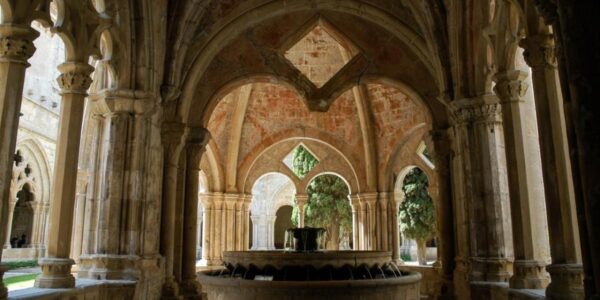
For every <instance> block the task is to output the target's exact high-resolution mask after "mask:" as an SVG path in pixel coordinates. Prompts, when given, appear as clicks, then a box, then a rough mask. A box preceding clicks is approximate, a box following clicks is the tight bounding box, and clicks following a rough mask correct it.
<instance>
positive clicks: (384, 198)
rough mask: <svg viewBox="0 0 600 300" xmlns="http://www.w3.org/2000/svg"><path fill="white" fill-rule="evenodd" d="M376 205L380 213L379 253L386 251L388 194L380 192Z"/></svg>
mask: <svg viewBox="0 0 600 300" xmlns="http://www.w3.org/2000/svg"><path fill="white" fill-rule="evenodd" d="M377 199H378V201H377V202H378V204H379V212H380V220H381V221H380V222H379V224H380V226H381V230H380V232H381V235H380V236H379V239H380V240H381V246H380V248H379V250H380V251H388V250H389V249H388V236H389V234H388V230H387V229H388V199H389V194H388V193H387V192H381V193H379V196H378V198H377Z"/></svg>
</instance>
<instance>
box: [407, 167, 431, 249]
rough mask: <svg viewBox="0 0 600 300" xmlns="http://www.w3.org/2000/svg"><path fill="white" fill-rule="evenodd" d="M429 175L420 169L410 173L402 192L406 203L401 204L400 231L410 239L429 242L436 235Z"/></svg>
mask: <svg viewBox="0 0 600 300" xmlns="http://www.w3.org/2000/svg"><path fill="white" fill-rule="evenodd" d="M428 186H429V181H428V180H427V175H425V173H424V172H423V171H422V170H421V169H419V168H414V169H412V170H410V171H409V173H408V174H407V175H406V177H405V179H404V185H403V187H402V190H403V191H404V195H405V198H404V201H403V202H402V203H401V204H400V211H399V214H398V215H399V217H400V230H401V231H402V234H404V236H406V237H407V238H409V239H415V240H427V239H429V238H431V237H433V236H434V235H435V218H434V207H433V201H432V200H431V197H430V196H429V192H428V191H427V187H428Z"/></svg>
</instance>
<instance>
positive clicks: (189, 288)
mask: <svg viewBox="0 0 600 300" xmlns="http://www.w3.org/2000/svg"><path fill="white" fill-rule="evenodd" d="M181 294H182V295H183V297H184V298H185V299H186V300H187V299H194V300H196V299H197V300H202V287H201V286H200V283H199V282H198V281H197V280H196V278H194V279H188V280H184V281H183V282H182V283H181Z"/></svg>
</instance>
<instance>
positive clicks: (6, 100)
mask: <svg viewBox="0 0 600 300" xmlns="http://www.w3.org/2000/svg"><path fill="white" fill-rule="evenodd" d="M38 35H39V34H38V33H37V31H35V30H33V29H32V28H31V27H30V26H29V25H26V26H17V25H8V24H7V25H0V136H1V137H2V140H1V141H0V172H1V173H0V193H1V194H0V242H1V241H5V240H6V239H7V237H6V236H5V234H6V228H7V226H8V223H7V222H8V201H9V195H10V182H11V179H12V171H13V164H14V154H15V147H16V142H17V130H18V128H19V115H20V113H21V101H22V95H23V82H24V81H25V70H26V69H27V67H28V66H29V64H28V63H27V60H28V59H29V58H30V57H31V56H32V55H33V53H34V51H35V47H34V46H33V42H32V41H33V40H34V39H35V38H36V37H37V36H38ZM8 234H10V233H8ZM8 239H10V238H8ZM1 258H2V247H0V260H1ZM0 273H2V267H0ZM6 295H7V292H6V287H4V283H2V274H0V299H3V298H5V297H6Z"/></svg>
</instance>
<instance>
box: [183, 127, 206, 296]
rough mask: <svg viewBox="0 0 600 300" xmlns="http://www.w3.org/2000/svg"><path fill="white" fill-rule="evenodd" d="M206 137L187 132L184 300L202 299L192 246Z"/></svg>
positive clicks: (203, 131) (196, 130)
mask: <svg viewBox="0 0 600 300" xmlns="http://www.w3.org/2000/svg"><path fill="white" fill-rule="evenodd" d="M209 138H210V133H209V132H208V131H207V130H206V129H204V128H192V129H190V133H189V137H188V142H187V145H186V149H185V151H186V170H185V172H186V175H185V200H184V219H183V255H182V257H183V262H182V283H181V288H182V293H183V295H184V296H185V299H202V296H201V289H200V284H199V283H198V281H197V280H196V244H197V240H196V237H197V234H196V231H197V230H198V223H197V221H198V184H199V176H200V159H201V158H202V154H203V153H204V151H205V149H206V144H207V143H208V140H209Z"/></svg>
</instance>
